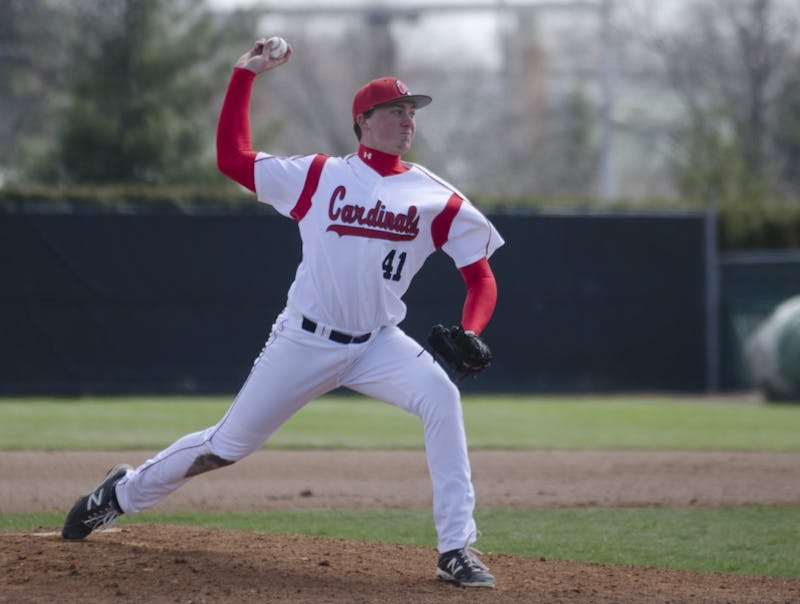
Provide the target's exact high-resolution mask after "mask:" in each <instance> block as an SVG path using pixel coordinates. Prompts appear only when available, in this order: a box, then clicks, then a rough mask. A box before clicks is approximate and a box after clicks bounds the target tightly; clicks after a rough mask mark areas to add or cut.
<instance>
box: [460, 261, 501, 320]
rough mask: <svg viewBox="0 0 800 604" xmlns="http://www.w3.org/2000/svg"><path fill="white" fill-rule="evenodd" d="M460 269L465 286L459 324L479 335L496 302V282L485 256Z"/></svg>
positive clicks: (490, 316)
mask: <svg viewBox="0 0 800 604" xmlns="http://www.w3.org/2000/svg"><path fill="white" fill-rule="evenodd" d="M460 271H461V276H462V277H463V278H464V283H465V284H466V286H467V296H466V299H465V300H464V308H463V310H462V314H461V326H462V327H463V328H464V330H466V331H473V332H475V333H476V334H479V335H480V333H481V332H482V331H483V328H484V327H486V324H487V323H489V319H491V318H492V314H493V313H494V308H495V305H496V304H497V282H496V281H495V278H494V273H493V272H492V269H491V267H490V266H489V261H488V260H487V259H486V258H482V259H480V260H478V261H477V262H474V263H472V264H469V265H467V266H464V267H462V268H461V269H460Z"/></svg>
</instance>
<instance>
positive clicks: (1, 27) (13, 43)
mask: <svg viewBox="0 0 800 604" xmlns="http://www.w3.org/2000/svg"><path fill="white" fill-rule="evenodd" d="M0 14H2V15H3V18H2V19H0V175H2V178H0V184H2V180H5V179H11V180H13V179H14V178H17V177H18V175H20V174H21V173H23V172H24V171H25V168H26V160H27V158H28V157H30V155H31V154H33V153H35V151H36V149H37V148H46V147H47V145H50V144H51V143H52V136H53V134H54V133H55V129H54V128H53V125H54V124H55V123H56V120H57V112H58V111H59V109H61V108H62V107H63V104H64V88H65V86H64V79H65V78H64V77H63V74H64V73H65V72H66V68H67V65H68V58H67V55H66V54H65V53H63V52H59V50H60V49H63V48H65V47H66V46H67V45H68V44H69V39H70V38H69V36H70V31H71V29H72V28H71V27H70V26H69V23H70V12H69V10H67V8H66V7H65V6H64V3H60V2H57V1H55V0H0ZM53 50H55V52H54V51H53Z"/></svg>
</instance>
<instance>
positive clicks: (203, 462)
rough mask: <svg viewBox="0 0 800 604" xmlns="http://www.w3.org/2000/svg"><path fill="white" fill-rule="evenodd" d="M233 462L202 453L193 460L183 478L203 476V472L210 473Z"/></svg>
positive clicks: (212, 454)
mask: <svg viewBox="0 0 800 604" xmlns="http://www.w3.org/2000/svg"><path fill="white" fill-rule="evenodd" d="M235 461H236V460H231V459H223V458H222V457H220V456H219V455H215V454H214V453H203V454H202V455H198V456H197V457H196V458H195V460H194V461H193V462H192V465H191V466H189V469H188V470H186V474H185V476H186V478H191V477H192V476H197V475H198V474H203V473H204V472H210V471H211V470H216V469H217V468H224V467H225V466H229V465H231V464H232V463H234V462H235Z"/></svg>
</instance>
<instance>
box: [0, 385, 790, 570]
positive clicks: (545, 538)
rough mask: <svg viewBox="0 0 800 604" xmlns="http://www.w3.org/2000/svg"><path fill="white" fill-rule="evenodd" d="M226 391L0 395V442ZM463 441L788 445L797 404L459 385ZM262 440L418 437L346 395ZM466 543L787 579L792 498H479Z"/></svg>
mask: <svg viewBox="0 0 800 604" xmlns="http://www.w3.org/2000/svg"><path fill="white" fill-rule="evenodd" d="M229 403H230V397H198V398H178V397H172V398H95V399H22V400H20V399H17V400H11V399H5V400H2V401H0V450H6V451H8V450H24V449H31V450H36V449H46V450H65V449H66V450H112V449H115V450H121V449H157V448H161V447H164V446H166V445H168V444H170V443H171V442H173V441H174V440H175V439H176V438H177V437H179V436H182V435H183V434H185V433H187V432H191V431H195V430H199V429H202V428H205V427H207V426H209V425H212V424H214V423H215V422H216V421H217V420H218V419H219V418H220V417H221V416H222V414H223V413H224V412H225V410H226V409H227V407H228V404H229ZM464 414H465V421H466V426H467V432H468V436H469V441H470V446H471V448H472V449H473V450H474V449H479V448H491V449H502V448H508V449H599V450H695V451H720V450H728V451H787V452H798V451H800V436H799V435H800V405H770V404H764V403H761V402H760V401H758V400H756V399H743V398H738V399H727V398H724V397H719V398H713V397H697V398H692V397H678V398H673V397H667V396H649V397H643V396H639V397H613V396H602V397H594V396H593V397H589V396H586V397H552V396H550V397H548V396H536V397H522V396H495V397H489V396H469V397H466V398H465V401H464ZM268 446H269V447H276V448H278V447H279V448H350V449H355V448H361V449H365V448H384V449H386V448H421V446H422V430H421V427H420V425H419V422H418V420H417V419H416V418H415V417H412V416H410V415H408V414H406V413H404V412H402V411H400V410H398V409H396V408H393V407H391V406H389V405H384V404H380V403H377V402H375V401H370V400H366V399H363V398H360V397H341V396H336V397H328V398H325V399H323V400H320V401H315V402H313V403H311V404H310V405H309V406H307V407H306V408H305V409H303V410H302V411H301V412H300V413H299V414H297V415H296V416H295V417H293V418H292V419H291V420H289V422H288V423H287V424H286V425H284V426H283V427H282V428H281V429H280V430H279V431H278V432H277V434H276V435H275V436H274V437H273V438H272V439H271V440H270V442H269V444H268ZM62 520H63V511H62V512H42V513H32V514H0V530H6V531H9V530H29V529H32V528H35V527H37V526H42V527H57V526H60V524H61V522H62ZM122 522H123V523H125V522H129V523H136V522H146V523H153V522H161V523H190V524H196V525H206V526H218V527H229V528H239V529H246V530H254V531H269V532H282V533H300V534H314V535H328V536H337V537H344V538H351V539H359V540H374V541H384V542H391V543H409V544H417V545H422V546H426V547H431V546H432V545H433V544H434V543H435V535H434V530H433V523H432V520H431V516H430V513H429V512H427V511H419V510H369V511H357V512H356V511H295V512H292V511H289V512H262V513H250V512H188V511H187V512H180V513H173V512H159V511H156V510H151V511H147V512H144V513H142V514H137V515H135V516H131V517H123V519H122ZM478 522H479V526H480V528H481V530H482V532H483V537H482V538H481V541H480V543H479V546H480V547H481V548H482V549H484V550H486V551H490V552H497V553H507V554H518V555H526V556H537V557H545V558H559V559H571V560H581V561H595V562H606V563H614V564H632V565H650V566H664V567H673V568H679V569H695V570H700V571H719V572H728V573H745V574H756V575H773V576H785V577H800V528H799V527H800V506H786V507H751V506H745V507H732V508H719V509H691V508H690V509H668V508H641V509H636V508H626V509H595V508H579V509H531V510H525V509H479V511H478Z"/></svg>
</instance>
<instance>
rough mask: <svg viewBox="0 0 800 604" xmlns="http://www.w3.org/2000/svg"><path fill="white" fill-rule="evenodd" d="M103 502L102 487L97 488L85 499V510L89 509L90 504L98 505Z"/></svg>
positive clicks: (90, 507)
mask: <svg viewBox="0 0 800 604" xmlns="http://www.w3.org/2000/svg"><path fill="white" fill-rule="evenodd" d="M102 502H103V489H102V488H100V489H97V490H96V491H95V492H94V493H92V494H91V495H89V498H88V499H87V500H86V511H87V512H88V511H90V510H91V509H92V506H98V505H100V504H101V503H102Z"/></svg>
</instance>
